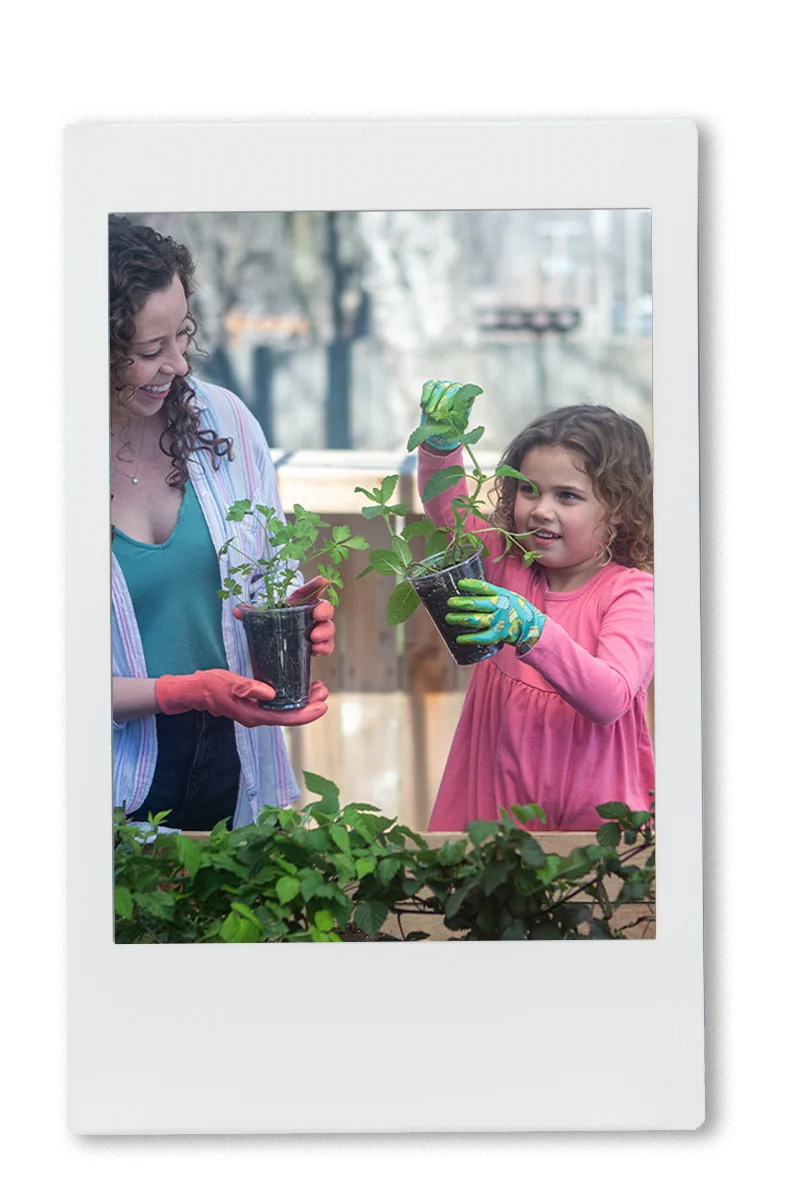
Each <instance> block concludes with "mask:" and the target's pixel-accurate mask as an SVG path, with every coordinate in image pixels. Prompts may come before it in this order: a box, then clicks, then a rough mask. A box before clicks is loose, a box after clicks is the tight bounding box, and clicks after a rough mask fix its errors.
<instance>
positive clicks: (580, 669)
mask: <svg viewBox="0 0 789 1200" xmlns="http://www.w3.org/2000/svg"><path fill="white" fill-rule="evenodd" d="M654 643H655V634H654V619H653V581H652V576H651V575H648V574H647V573H646V572H643V571H633V572H630V573H628V575H626V576H625V577H624V579H623V581H622V583H621V584H620V586H619V588H618V589H617V590H616V591H615V592H614V594H613V595H612V597H611V599H610V601H609V604H608V607H607V608H606V611H605V614H604V616H603V620H602V623H601V626H600V633H599V636H598V641H597V652H596V653H595V654H590V652H589V651H588V650H585V649H584V648H583V646H579V645H578V643H577V642H576V641H574V640H573V638H572V637H571V636H570V634H569V633H567V631H566V630H565V629H563V628H562V626H561V625H559V624H558V623H557V622H556V621H554V620H552V619H551V618H550V617H548V618H547V619H546V622H545V626H544V627H543V631H542V633H541V634H540V638H539V641H538V642H537V643H536V644H535V645H534V646H533V647H532V649H531V650H529V651H527V652H526V653H525V654H524V655H522V656H519V657H520V658H521V661H522V662H524V663H528V664H529V666H530V667H535V668H536V670H538V671H539V672H540V674H541V675H542V676H543V677H544V678H545V679H547V680H548V682H549V683H550V684H551V685H552V686H553V687H554V688H555V689H556V691H557V692H558V693H559V695H560V696H561V697H562V699H564V700H566V701H567V703H568V704H570V705H571V706H572V707H573V708H574V709H575V710H576V712H579V713H580V714H581V716H583V717H586V718H587V720H589V721H592V722H593V723H594V724H595V725H613V724H614V722H615V721H618V720H619V719H620V717H623V716H624V714H625V713H626V712H627V711H628V709H629V708H630V707H631V705H632V704H633V701H634V699H635V697H636V694H637V692H638V691H639V690H640V689H641V688H645V687H646V686H647V684H648V683H649V680H650V679H651V677H652V672H653V669H654Z"/></svg>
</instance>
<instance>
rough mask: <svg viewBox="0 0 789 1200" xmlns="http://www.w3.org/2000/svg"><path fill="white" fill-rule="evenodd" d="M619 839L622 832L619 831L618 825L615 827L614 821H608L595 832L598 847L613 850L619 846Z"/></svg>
mask: <svg viewBox="0 0 789 1200" xmlns="http://www.w3.org/2000/svg"><path fill="white" fill-rule="evenodd" d="M621 837H622V830H621V829H620V827H619V825H617V823H616V821H609V822H607V823H606V824H605V825H601V826H600V828H599V829H598V831H597V841H598V842H599V843H600V845H601V846H610V847H611V849H613V848H614V846H618V845H619V841H620V838H621Z"/></svg>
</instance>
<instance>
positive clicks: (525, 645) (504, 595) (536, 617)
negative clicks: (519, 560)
mask: <svg viewBox="0 0 789 1200" xmlns="http://www.w3.org/2000/svg"><path fill="white" fill-rule="evenodd" d="M458 587H459V588H461V589H462V590H463V591H464V592H470V593H473V595H469V596H468V597H465V596H450V598H449V600H448V601H447V605H448V606H449V611H448V612H447V616H446V620H447V623H448V624H449V625H467V626H470V627H471V628H472V629H481V630H482V632H481V633H463V634H461V635H460V636H459V637H458V639H457V641H458V642H459V643H467V642H477V643H479V644H481V645H494V644H495V643H497V642H507V643H508V644H509V645H511V646H516V647H517V649H518V650H519V651H521V652H524V651H526V650H530V649H531V648H532V646H533V645H534V643H535V642H536V641H537V639H538V638H539V636H540V634H541V633H542V627H543V625H544V624H545V614H544V613H541V612H540V610H539V609H538V608H535V607H534V605H533V604H529V601H528V600H525V599H524V598H523V596H519V595H518V593H517V592H510V591H509V590H508V589H507V588H502V587H496V586H495V585H494V584H492V583H488V581H487V580H486V579H461V580H460V582H459V583H458ZM458 610H462V611H460V612H459V611H458Z"/></svg>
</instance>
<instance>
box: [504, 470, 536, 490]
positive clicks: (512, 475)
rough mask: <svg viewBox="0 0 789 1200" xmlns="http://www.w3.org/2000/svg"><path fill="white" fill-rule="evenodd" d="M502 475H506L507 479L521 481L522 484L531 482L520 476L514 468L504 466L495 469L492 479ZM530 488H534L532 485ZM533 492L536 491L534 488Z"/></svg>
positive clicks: (519, 472) (522, 475) (520, 473)
mask: <svg viewBox="0 0 789 1200" xmlns="http://www.w3.org/2000/svg"><path fill="white" fill-rule="evenodd" d="M502 475H506V477H507V478H508V479H522V480H523V482H524V483H531V482H532V481H531V479H528V478H527V477H526V476H525V475H524V474H522V472H521V471H516V470H515V468H514V467H508V466H507V465H506V464H505V465H504V466H501V467H496V470H495V471H494V472H493V478H494V479H495V478H496V477H501V476H502ZM532 486H533V487H534V485H533V484H532ZM534 490H535V492H536V491H537V489H536V487H535V488H534Z"/></svg>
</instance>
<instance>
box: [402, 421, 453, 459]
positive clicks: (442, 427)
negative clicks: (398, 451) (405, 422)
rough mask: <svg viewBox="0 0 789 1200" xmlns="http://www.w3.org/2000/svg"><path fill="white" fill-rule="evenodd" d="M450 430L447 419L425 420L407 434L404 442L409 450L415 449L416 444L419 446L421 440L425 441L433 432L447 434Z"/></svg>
mask: <svg viewBox="0 0 789 1200" xmlns="http://www.w3.org/2000/svg"><path fill="white" fill-rule="evenodd" d="M451 432H452V426H451V425H450V424H449V422H448V421H426V422H425V424H424V425H420V426H419V428H418V429H414V430H413V432H412V433H411V434H410V435H409V438H408V441H407V442H406V449H407V450H408V451H409V452H410V451H412V450H416V448H417V446H421V444H422V442H424V441H426V440H427V439H428V438H429V437H433V436H434V434H447V433H451Z"/></svg>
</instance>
